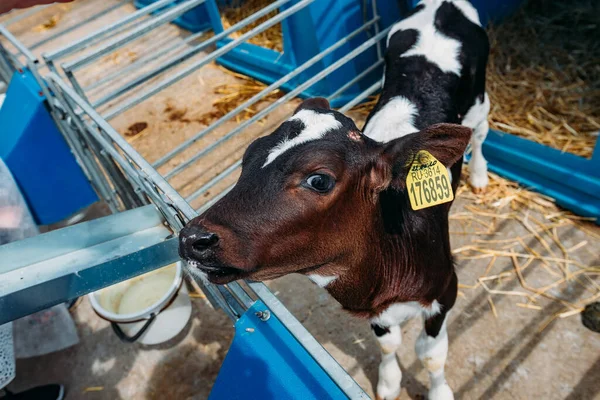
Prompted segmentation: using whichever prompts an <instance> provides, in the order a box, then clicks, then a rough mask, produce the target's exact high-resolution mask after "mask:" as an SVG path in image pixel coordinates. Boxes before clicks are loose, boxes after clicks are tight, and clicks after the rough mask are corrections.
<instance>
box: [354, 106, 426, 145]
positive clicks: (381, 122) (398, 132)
mask: <svg viewBox="0 0 600 400" xmlns="http://www.w3.org/2000/svg"><path fill="white" fill-rule="evenodd" d="M417 114H418V110H417V106H415V105H414V103H413V102H412V101H410V100H408V99H407V98H406V97H403V96H396V97H394V98H393V99H391V100H390V101H388V102H387V103H386V105H385V106H383V107H382V108H381V110H379V111H377V113H375V115H373V116H372V117H371V119H370V120H369V123H368V124H367V126H366V127H365V130H364V132H363V134H364V135H365V136H368V137H370V138H371V139H374V140H377V141H378V142H384V143H385V142H389V141H390V140H394V139H398V138H399V137H402V136H405V135H408V134H409V133H413V132H416V131H418V129H417V128H415V126H414V123H415V116H416V115H417Z"/></svg>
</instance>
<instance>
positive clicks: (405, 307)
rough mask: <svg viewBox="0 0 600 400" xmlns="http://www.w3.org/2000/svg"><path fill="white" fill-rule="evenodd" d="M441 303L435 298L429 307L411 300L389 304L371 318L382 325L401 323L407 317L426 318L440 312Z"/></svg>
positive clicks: (373, 321)
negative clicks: (420, 316) (419, 316)
mask: <svg viewBox="0 0 600 400" xmlns="http://www.w3.org/2000/svg"><path fill="white" fill-rule="evenodd" d="M440 309H441V306H440V303H438V302H437V300H434V301H433V303H431V306H429V307H423V306H422V305H421V304H420V303H419V302H416V301H409V302H406V303H396V304H392V305H391V306H389V307H388V308H387V309H386V310H385V311H384V312H382V313H381V314H379V315H378V316H377V317H375V318H373V319H371V322H372V323H374V324H378V325H381V326H393V325H398V324H401V323H402V322H404V321H406V320H407V319H411V318H414V317H416V316H417V315H422V316H423V317H424V318H430V317H432V316H434V315H436V314H439V313H440Z"/></svg>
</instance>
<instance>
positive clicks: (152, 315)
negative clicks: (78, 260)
mask: <svg viewBox="0 0 600 400" xmlns="http://www.w3.org/2000/svg"><path fill="white" fill-rule="evenodd" d="M88 296H89V299H90V302H91V303H92V307H93V308H94V311H96V313H97V314H98V315H99V316H100V317H102V318H104V319H106V320H108V321H110V322H111V323H112V327H113V330H114V331H115V333H116V334H117V336H119V338H120V339H121V340H123V341H126V342H135V341H139V342H141V343H143V344H148V345H152V344H158V343H162V342H166V341H167V340H169V339H171V338H173V337H175V336H176V335H177V334H178V333H179V332H181V331H182V330H183V328H184V327H185V325H186V324H187V322H188V320H189V318H190V315H191V313H192V305H191V302H190V299H189V296H188V294H187V290H186V287H185V285H184V284H183V270H182V265H181V262H177V263H174V264H171V265H168V266H166V267H163V268H159V269H157V270H155V271H152V272H148V273H146V274H143V275H140V276H138V277H135V278H133V279H129V280H127V281H123V282H120V283H118V284H116V285H113V286H109V287H107V288H104V289H102V290H99V291H97V292H94V293H91V294H89V295H88Z"/></svg>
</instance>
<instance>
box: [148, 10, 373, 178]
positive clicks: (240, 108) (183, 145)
mask: <svg viewBox="0 0 600 400" xmlns="http://www.w3.org/2000/svg"><path fill="white" fill-rule="evenodd" d="M376 21H377V20H375V19H373V20H371V21H369V22H368V23H367V24H365V25H363V26H362V27H360V28H358V29H356V30H355V31H353V32H351V33H350V34H349V35H348V36H346V37H345V38H343V39H340V40H339V41H337V42H336V43H334V44H332V45H331V46H329V47H328V48H327V49H325V50H323V51H322V52H321V53H319V54H317V55H315V56H314V57H312V58H311V59H309V60H307V61H306V62H305V63H303V64H302V65H300V66H298V67H297V68H296V69H294V71H292V72H290V73H289V74H287V75H285V76H283V77H282V78H280V79H278V80H277V81H276V82H274V83H272V84H271V85H269V86H268V87H266V88H265V89H263V90H261V91H260V92H259V93H258V94H256V95H254V96H252V98H250V99H249V100H247V101H246V102H244V103H243V104H240V105H239V106H237V107H236V108H234V109H233V110H231V111H230V112H228V113H227V114H225V115H224V116H222V117H221V118H219V119H218V120H217V121H215V122H213V123H212V124H210V126H207V127H206V128H205V129H203V130H202V131H200V132H199V133H197V134H196V135H194V136H192V137H191V138H189V139H187V140H185V141H184V142H183V143H181V144H180V145H178V146H177V147H176V148H174V149H173V150H171V151H170V152H168V153H167V154H165V155H164V156H162V157H161V158H160V159H159V160H157V161H156V162H155V163H154V164H153V166H154V167H155V168H159V167H161V166H163V165H164V164H165V163H166V162H167V161H169V160H170V159H172V158H173V157H175V156H176V155H177V154H179V153H181V152H182V151H183V150H185V149H187V148H188V147H189V146H190V145H191V144H193V143H195V142H196V141H198V140H199V139H201V138H202V137H204V136H205V135H207V134H208V133H210V132H211V131H213V130H214V129H216V128H218V127H219V126H221V125H222V124H224V123H225V122H226V121H228V120H229V119H230V118H232V117H234V116H236V115H237V114H239V113H240V112H242V111H243V110H245V109H247V108H248V107H250V106H251V105H253V104H255V103H257V102H258V101H259V100H261V99H262V98H263V97H265V96H266V95H267V94H269V93H270V92H272V91H273V90H275V89H278V88H279V87H281V86H282V85H284V84H285V83H287V82H289V81H290V80H292V79H293V78H294V77H296V76H298V75H300V74H301V73H302V72H304V71H306V70H307V69H309V68H310V67H312V66H313V65H315V64H317V63H318V62H319V61H321V60H322V59H323V58H325V57H326V56H327V55H328V54H331V53H332V52H334V51H335V50H336V49H338V48H340V47H341V46H343V45H344V44H346V43H347V42H348V41H349V40H350V39H351V38H352V37H354V36H356V35H357V34H359V33H360V32H362V31H363V30H364V29H366V28H367V27H369V26H370V25H371V24H374V23H375V22H376ZM194 161H195V159H194V160H192V159H190V160H188V161H187V162H185V163H183V164H180V165H178V166H177V167H175V168H174V169H173V170H171V171H169V173H168V174H167V175H166V176H165V178H166V179H170V178H171V177H172V176H174V175H176V174H177V173H179V172H180V171H181V170H183V169H184V168H185V167H186V166H187V165H189V164H191V163H192V162H194Z"/></svg>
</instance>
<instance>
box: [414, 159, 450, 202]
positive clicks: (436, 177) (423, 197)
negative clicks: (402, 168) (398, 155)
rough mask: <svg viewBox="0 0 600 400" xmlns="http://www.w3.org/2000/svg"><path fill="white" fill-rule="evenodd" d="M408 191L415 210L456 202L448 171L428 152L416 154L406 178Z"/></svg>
mask: <svg viewBox="0 0 600 400" xmlns="http://www.w3.org/2000/svg"><path fill="white" fill-rule="evenodd" d="M406 189H407V190H408V197H409V199H410V205H411V207H412V209H413V210H421V209H423V208H428V207H433V206H437V205H438V204H443V203H447V202H449V201H452V200H454V193H453V192H452V186H451V185H450V178H449V176H448V170H447V169H446V167H445V166H444V165H443V164H442V163H441V162H439V161H438V160H437V159H436V158H435V157H434V156H433V155H431V153H430V152H428V151H426V150H420V151H419V152H418V153H417V154H416V156H415V158H414V161H413V162H412V164H411V166H410V169H409V171H408V176H407V177H406Z"/></svg>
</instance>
